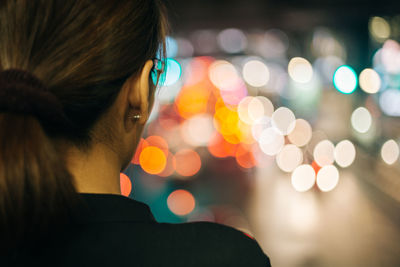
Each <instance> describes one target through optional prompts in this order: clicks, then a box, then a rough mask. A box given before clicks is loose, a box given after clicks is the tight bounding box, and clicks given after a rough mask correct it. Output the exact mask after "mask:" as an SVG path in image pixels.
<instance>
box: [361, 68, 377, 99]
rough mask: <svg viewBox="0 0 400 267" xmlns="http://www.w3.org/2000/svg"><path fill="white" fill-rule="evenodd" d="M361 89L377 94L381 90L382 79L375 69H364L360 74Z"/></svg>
mask: <svg viewBox="0 0 400 267" xmlns="http://www.w3.org/2000/svg"><path fill="white" fill-rule="evenodd" d="M360 87H361V89H362V90H364V92H366V93H369V94H375V93H377V92H378V91H379V89H380V88H381V78H380V77H379V74H378V73H377V72H376V71H375V70H373V69H364V70H363V71H362V72H361V73H360Z"/></svg>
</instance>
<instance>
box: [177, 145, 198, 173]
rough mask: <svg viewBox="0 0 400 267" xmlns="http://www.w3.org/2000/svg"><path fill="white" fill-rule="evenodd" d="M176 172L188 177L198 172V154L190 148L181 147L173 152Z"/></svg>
mask: <svg viewBox="0 0 400 267" xmlns="http://www.w3.org/2000/svg"><path fill="white" fill-rule="evenodd" d="M175 162H176V172H177V173H178V174H179V175H182V176H185V177H189V176H193V175H195V174H196V173H198V172H199V170H200V168H201V159H200V156H199V154H198V153H197V152H196V151H194V150H192V149H182V150H180V151H178V152H177V153H176V154H175Z"/></svg>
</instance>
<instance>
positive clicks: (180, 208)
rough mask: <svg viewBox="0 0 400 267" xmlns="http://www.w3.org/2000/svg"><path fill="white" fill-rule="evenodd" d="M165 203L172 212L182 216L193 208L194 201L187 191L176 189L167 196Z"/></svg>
mask: <svg viewBox="0 0 400 267" xmlns="http://www.w3.org/2000/svg"><path fill="white" fill-rule="evenodd" d="M167 205H168V208H169V209H170V211H171V212H172V213H174V214H176V215H179V216H184V215H188V214H189V213H191V212H192V211H193V210H194V208H195V205H196V201H195V199H194V197H193V195H192V194H191V193H190V192H189V191H187V190H184V189H178V190H175V191H173V192H172V193H171V194H170V195H169V196H168V198H167Z"/></svg>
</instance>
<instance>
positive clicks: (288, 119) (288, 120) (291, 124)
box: [271, 107, 296, 135]
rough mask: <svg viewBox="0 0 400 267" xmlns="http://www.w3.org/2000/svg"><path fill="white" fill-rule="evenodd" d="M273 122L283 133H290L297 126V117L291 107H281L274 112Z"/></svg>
mask: <svg viewBox="0 0 400 267" xmlns="http://www.w3.org/2000/svg"><path fill="white" fill-rule="evenodd" d="M271 123H272V126H273V127H274V128H275V129H276V130H277V131H279V132H280V133H281V134H283V135H288V134H290V133H291V132H292V131H293V129H294V128H295V126H296V117H295V116H294V114H293V111H291V110H290V109H288V108H286V107H280V108H278V109H277V110H275V112H274V113H273V114H272V118H271Z"/></svg>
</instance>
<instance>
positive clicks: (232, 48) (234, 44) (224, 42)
mask: <svg viewBox="0 0 400 267" xmlns="http://www.w3.org/2000/svg"><path fill="white" fill-rule="evenodd" d="M217 41H218V45H219V46H220V48H221V49H222V50H224V51H225V52H228V53H231V54H234V53H239V52H241V51H243V50H244V49H245V48H246V46H247V38H246V35H245V34H244V33H243V31H241V30H239V29H234V28H230V29H225V30H223V31H221V32H220V33H219V34H218V36H217Z"/></svg>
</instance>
